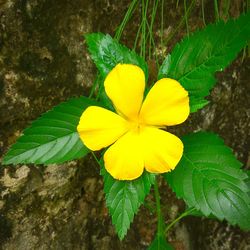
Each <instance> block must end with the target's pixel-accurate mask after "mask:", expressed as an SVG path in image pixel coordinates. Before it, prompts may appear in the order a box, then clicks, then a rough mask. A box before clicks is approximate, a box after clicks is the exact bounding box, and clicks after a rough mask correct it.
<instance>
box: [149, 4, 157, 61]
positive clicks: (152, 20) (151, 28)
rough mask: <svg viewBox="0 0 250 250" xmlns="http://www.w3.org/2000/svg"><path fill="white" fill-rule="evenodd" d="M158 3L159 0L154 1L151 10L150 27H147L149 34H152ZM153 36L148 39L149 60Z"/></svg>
mask: <svg viewBox="0 0 250 250" xmlns="http://www.w3.org/2000/svg"><path fill="white" fill-rule="evenodd" d="M158 3H159V0H155V1H154V6H153V10H152V16H151V22H150V27H149V31H150V32H151V33H153V26H154V22H155V16H156V12H157V8H158ZM152 40H153V36H150V39H149V47H148V52H149V53H148V57H149V59H150V58H151V50H152V47H151V45H152V43H153V41H152Z"/></svg>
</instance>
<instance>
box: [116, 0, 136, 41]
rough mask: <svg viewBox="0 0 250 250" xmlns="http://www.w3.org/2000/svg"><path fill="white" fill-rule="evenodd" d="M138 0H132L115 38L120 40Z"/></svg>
mask: <svg viewBox="0 0 250 250" xmlns="http://www.w3.org/2000/svg"><path fill="white" fill-rule="evenodd" d="M137 1H138V0H133V1H132V2H131V4H130V5H129V7H128V10H127V12H126V14H125V16H124V18H123V20H122V22H121V24H120V25H119V26H118V28H117V30H116V33H115V38H116V39H117V41H119V40H120V38H121V35H122V32H123V30H124V28H125V26H126V24H127V23H128V21H129V19H130V18H131V16H132V14H133V12H134V11H135V6H136V4H137Z"/></svg>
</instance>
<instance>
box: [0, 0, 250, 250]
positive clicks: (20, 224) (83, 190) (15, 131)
mask: <svg viewBox="0 0 250 250" xmlns="http://www.w3.org/2000/svg"><path fill="white" fill-rule="evenodd" d="M128 2H129V1H125V0H123V1H118V0H116V1H109V0H96V1H90V0H74V1H69V0H68V1H67V0H55V1H51V0H16V1H15V0H1V1H0V157H1V156H2V155H3V153H5V152H6V151H7V149H8V147H9V146H10V145H12V144H13V143H14V142H15V141H16V139H17V137H18V136H19V135H20V134H21V132H22V130H23V129H24V128H25V127H27V126H28V125H29V124H30V123H31V121H32V120H34V119H36V118H37V117H39V115H40V114H41V113H43V112H45V111H47V110H49V109H50V108H52V107H53V106H54V105H56V104H58V103H60V102H61V101H63V100H67V99H68V98H69V97H72V96H79V95H82V94H86V95H87V93H88V91H89V88H90V86H91V84H92V83H93V80H94V77H95V73H96V71H95V67H94V65H93V63H92V62H91V60H90V58H89V55H88V54H87V51H86V46H85V44H84V39H83V34H85V33H87V32H95V31H102V32H109V33H111V34H114V30H115V28H116V27H117V25H118V24H119V22H120V21H121V20H122V18H123V15H124V13H125V11H126V8H127V6H128ZM170 2H171V1H170ZM236 2H239V4H238V5H237V4H236V7H235V6H232V9H234V14H235V15H237V14H238V13H237V12H239V11H240V3H241V1H236ZM168 5H169V6H168V15H166V20H165V21H166V22H165V23H166V35H167V34H168V32H169V30H171V29H173V28H174V27H175V25H176V24H177V23H178V20H179V19H180V17H181V16H182V15H183V8H182V7H181V6H180V8H179V9H176V8H175V3H169V4H168ZM208 19H212V17H211V16H209V15H208ZM138 21H139V14H135V19H134V20H133V22H132V23H130V24H129V28H128V29H126V30H125V33H124V39H123V41H124V42H125V43H126V44H127V45H129V46H131V45H132V44H133V40H132V39H134V36H135V32H136V30H137V27H138ZM201 26H202V20H201V16H200V4H199V1H198V3H197V6H195V10H194V14H193V15H192V16H191V17H190V27H191V29H192V30H194V29H196V28H197V27H201ZM184 32H185V29H182V30H179V32H178V33H177V36H176V38H175V39H174V40H173V41H172V42H171V44H169V46H170V47H172V46H173V44H174V42H175V41H176V40H178V39H179V38H180V37H182V36H183V34H184ZM167 50H169V48H167ZM241 60H242V55H241V56H239V58H238V59H237V60H236V62H234V63H233V65H231V66H230V67H229V68H228V69H227V70H226V71H225V72H224V73H219V74H218V79H219V81H218V82H219V83H218V85H217V87H216V88H215V89H214V90H213V92H212V95H211V97H210V101H211V103H210V105H208V106H207V107H206V108H205V109H203V110H202V111H200V112H198V113H196V114H193V115H192V117H191V119H190V120H189V121H188V122H187V123H186V124H184V125H183V126H179V127H178V128H177V129H175V130H176V133H177V134H183V133H184V132H185V133H186V132H189V131H193V130H199V129H204V130H209V131H214V132H216V133H218V134H220V135H221V136H222V137H223V138H224V140H225V142H226V144H227V145H229V146H231V147H232V148H233V150H234V152H235V154H236V155H237V157H238V158H239V159H240V160H241V161H242V162H243V164H244V166H245V168H250V166H249V124H250V113H249V107H250V99H249V91H250V88H249V86H250V85H249V68H250V65H249V59H247V58H245V60H244V61H243V62H242V61H241ZM151 71H152V70H151ZM102 188H103V183H102V178H101V177H100V176H99V169H98V166H97V165H96V164H95V163H94V161H93V159H92V158H91V157H86V159H84V160H79V161H73V162H70V163H66V164H62V165H49V166H47V167H42V166H32V165H29V166H27V165H19V166H6V167H1V168H0V249H6V250H11V249H20V250H29V249H60V250H61V249H74V250H75V249H84V250H85V249H103V250H108V249H127V250H129V249H146V246H147V245H148V244H149V242H150V241H151V240H152V237H153V235H154V230H155V225H156V219H155V216H154V215H152V214H150V212H149V211H148V210H147V209H145V208H142V209H141V210H140V212H139V214H138V216H136V218H135V221H134V223H133V225H132V228H131V230H130V231H129V233H128V236H127V237H126V239H125V240H124V241H123V242H119V240H118V238H117V236H116V234H115V232H114V229H113V226H112V224H111V220H110V217H109V215H108V212H107V209H106V206H105V200H104V194H103V191H102ZM161 192H162V195H163V199H162V203H163V210H164V213H165V216H166V218H168V219H169V218H171V217H174V216H175V215H176V213H177V212H178V211H179V210H181V209H182V208H183V204H182V202H180V201H176V200H175V198H174V195H173V194H171V193H170V190H168V188H167V186H166V184H164V183H163V182H162V185H161ZM152 199H153V198H152V195H150V196H149V198H148V201H149V202H150V200H152ZM166 199H169V200H171V202H172V203H173V204H172V205H171V207H170V208H168V207H167V206H168V205H169V203H170V202H168V201H166ZM197 225H198V226H197ZM170 240H171V241H172V242H173V244H175V246H176V247H178V249H221V250H222V249H247V246H248V247H249V246H250V235H249V234H248V233H243V232H241V231H240V230H239V229H237V228H235V227H229V226H228V225H227V224H226V223H218V222H213V221H210V220H201V219H199V218H191V219H187V220H186V221H185V222H184V223H181V224H179V225H178V226H177V227H176V228H175V230H173V232H172V233H171V235H170ZM240 247H241V248H240Z"/></svg>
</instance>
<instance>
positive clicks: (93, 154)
mask: <svg viewBox="0 0 250 250" xmlns="http://www.w3.org/2000/svg"><path fill="white" fill-rule="evenodd" d="M91 154H92V156H93V157H94V159H95V161H96V162H97V163H98V165H99V166H100V167H102V166H101V164H100V162H99V160H98V158H97V157H96V155H95V153H94V152H93V151H91Z"/></svg>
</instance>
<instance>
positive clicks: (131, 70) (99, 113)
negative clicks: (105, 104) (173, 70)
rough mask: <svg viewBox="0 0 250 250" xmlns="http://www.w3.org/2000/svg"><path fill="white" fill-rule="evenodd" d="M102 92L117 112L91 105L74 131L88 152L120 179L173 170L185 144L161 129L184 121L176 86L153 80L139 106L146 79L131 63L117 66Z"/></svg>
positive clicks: (183, 102)
mask: <svg viewBox="0 0 250 250" xmlns="http://www.w3.org/2000/svg"><path fill="white" fill-rule="evenodd" d="M104 87H105V92H106V94H107V96H108V97H109V98H110V100H111V101H112V103H113V105H114V108H115V110H116V112H117V114H116V113H114V112H112V111H110V110H107V109H104V108H101V107H97V106H90V107H88V108H87V109H86V110H85V111H84V112H83V114H82V116H81V119H80V122H79V125H78V127H77V130H78V133H79V135H80V138H81V140H82V141H83V143H84V144H85V146H86V147H88V148H89V149H91V150H93V151H95V150H100V149H102V148H105V147H108V146H110V145H111V146H110V147H109V148H108V149H107V151H106V152H105V154H104V165H105V168H106V170H107V171H108V172H109V173H110V174H111V175H112V176H113V177H114V178H115V179H118V180H133V179H136V178H138V177H139V176H140V175H141V174H142V173H143V171H144V168H145V169H146V170H147V171H148V172H151V173H164V172H168V171H171V170H173V169H174V168H175V166H176V165H177V163H178V162H179V161H180V159H181V157H182V154H183V144H182V142H181V140H180V139H179V138H178V137H176V136H175V135H173V134H171V133H169V132H167V131H164V130H162V129H163V128H165V127H166V126H172V125H176V124H180V123H182V122H184V121H185V120H186V119H187V117H188V115H189V97H188V92H187V91H186V90H185V89H184V88H183V87H182V86H181V85H180V84H179V83H178V82H177V81H176V80H173V79H170V78H163V79H161V80H159V81H157V82H156V83H155V84H154V86H153V87H152V88H151V90H150V91H149V93H148V94H147V96H146V98H145V100H144V101H143V94H144V89H145V75H144V72H143V71H142V69H141V68H139V67H138V66H135V65H132V64H118V65H116V66H115V67H114V68H113V69H112V70H111V72H110V73H109V74H108V76H107V77H106V79H105V82H104Z"/></svg>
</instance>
